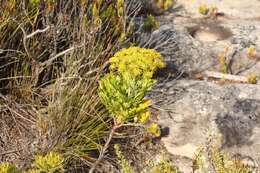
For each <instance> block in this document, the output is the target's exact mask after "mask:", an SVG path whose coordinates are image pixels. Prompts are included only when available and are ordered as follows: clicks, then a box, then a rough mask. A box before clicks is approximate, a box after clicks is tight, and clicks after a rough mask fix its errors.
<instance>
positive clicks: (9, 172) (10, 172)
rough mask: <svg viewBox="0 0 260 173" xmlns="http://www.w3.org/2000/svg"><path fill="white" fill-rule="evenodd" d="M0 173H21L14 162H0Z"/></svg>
mask: <svg viewBox="0 0 260 173" xmlns="http://www.w3.org/2000/svg"><path fill="white" fill-rule="evenodd" d="M0 173H22V171H20V170H18V168H17V167H16V166H15V165H14V164H10V163H6V162H3V163H0Z"/></svg>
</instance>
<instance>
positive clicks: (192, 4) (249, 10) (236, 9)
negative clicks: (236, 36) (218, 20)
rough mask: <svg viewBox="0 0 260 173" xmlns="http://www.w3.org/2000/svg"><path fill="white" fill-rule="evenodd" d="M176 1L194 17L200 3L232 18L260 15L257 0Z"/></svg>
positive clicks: (259, 3) (247, 17)
mask: <svg viewBox="0 0 260 173" xmlns="http://www.w3.org/2000/svg"><path fill="white" fill-rule="evenodd" d="M178 3H179V4H180V5H182V7H183V8H184V10H185V11H186V12H187V13H188V14H189V15H193V16H195V17H197V16H199V14H198V7H199V6H200V5H201V4H205V5H208V6H215V7H217V8H218V9H219V11H220V12H223V13H224V14H225V15H227V16H229V17H233V18H241V19H254V18H259V17H260V13H259V11H258V10H257V9H260V1H259V0H250V1H247V0H234V1H231V0H179V1H178Z"/></svg>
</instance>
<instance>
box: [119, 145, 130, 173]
mask: <svg viewBox="0 0 260 173" xmlns="http://www.w3.org/2000/svg"><path fill="white" fill-rule="evenodd" d="M114 148H115V151H116V155H117V158H118V161H119V165H120V167H121V172H122V173H134V169H133V168H132V167H131V165H130V164H129V162H128V161H127V160H126V159H125V157H124V155H123V154H122V152H121V150H120V145H119V144H116V145H115V146H114Z"/></svg>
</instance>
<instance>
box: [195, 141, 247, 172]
mask: <svg viewBox="0 0 260 173" xmlns="http://www.w3.org/2000/svg"><path fill="white" fill-rule="evenodd" d="M210 169H213V171H214V172H215V173H252V171H251V170H250V168H249V167H248V166H246V165H244V164H243V163H242V162H241V160H240V159H239V158H235V159H230V157H229V156H228V155H227V154H226V153H224V152H222V151H220V149H219V146H218V145H217V144H216V143H213V141H211V140H210V143H208V144H207V145H206V146H205V147H203V148H201V149H200V150H199V152H198V153H197V154H196V155H195V157H194V160H193V171H195V170H199V171H200V172H202V173H204V172H205V173H208V171H209V170H210Z"/></svg>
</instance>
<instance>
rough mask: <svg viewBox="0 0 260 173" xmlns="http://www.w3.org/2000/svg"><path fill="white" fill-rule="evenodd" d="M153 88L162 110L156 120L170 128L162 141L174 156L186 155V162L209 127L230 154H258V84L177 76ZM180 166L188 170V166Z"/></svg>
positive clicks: (259, 147) (259, 124)
mask: <svg viewBox="0 0 260 173" xmlns="http://www.w3.org/2000/svg"><path fill="white" fill-rule="evenodd" d="M156 91H157V92H156V93H154V94H152V95H153V96H154V100H155V101H157V102H156V103H155V105H154V107H156V108H157V109H159V110H160V113H161V114H160V118H159V124H160V125H161V126H162V127H164V128H166V127H167V128H169V134H168V135H166V136H165V137H163V138H162V142H163V143H164V145H165V147H166V149H167V150H168V152H170V153H171V154H173V155H174V156H178V158H179V159H181V158H183V159H184V160H186V161H185V162H187V159H188V160H189V161H188V162H187V163H186V165H191V160H192V157H193V156H194V153H195V151H196V150H197V149H198V147H200V146H202V145H204V144H205V143H206V138H207V137H208V132H209V131H210V132H212V133H214V134H220V135H221V136H222V143H221V148H222V149H223V150H225V151H227V152H228V153H230V154H231V156H235V155H240V156H242V157H245V158H252V160H257V159H259V158H260V86H259V85H250V84H226V85H218V84H215V83H212V82H206V81H193V80H177V81H171V82H167V83H165V85H163V86H160V85H159V86H158V88H157V90H156ZM177 164H178V163H177ZM182 165H185V164H183V163H182V164H181V165H180V167H182ZM181 169H182V170H185V171H184V172H185V173H186V172H187V173H188V172H190V171H191V167H187V166H184V167H182V168H181Z"/></svg>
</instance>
